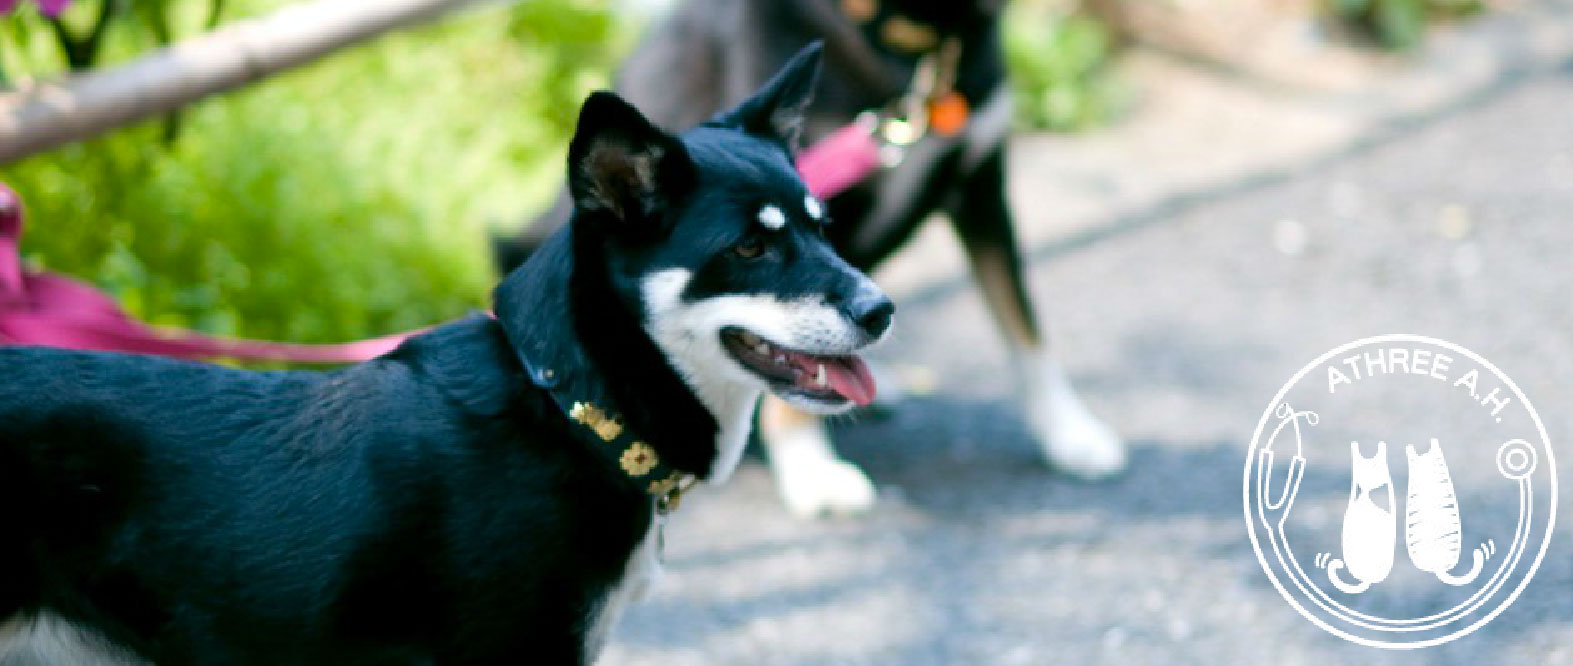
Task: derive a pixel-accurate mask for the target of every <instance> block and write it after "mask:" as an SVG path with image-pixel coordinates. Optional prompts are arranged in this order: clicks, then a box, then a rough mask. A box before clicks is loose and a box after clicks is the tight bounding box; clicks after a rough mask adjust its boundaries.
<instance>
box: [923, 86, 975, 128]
mask: <svg viewBox="0 0 1573 666" xmlns="http://www.w3.org/2000/svg"><path fill="white" fill-rule="evenodd" d="M967 115H968V109H967V98H965V97H962V96H961V93H956V92H951V93H946V94H944V95H941V96H940V97H938V98H937V99H934V100H931V101H930V102H929V127H930V128H931V129H933V130H934V131H935V132H938V133H939V134H940V135H941V136H950V135H952V134H955V133H957V132H960V131H961V130H962V128H965V127H966V126H967Z"/></svg>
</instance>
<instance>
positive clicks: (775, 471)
mask: <svg viewBox="0 0 1573 666" xmlns="http://www.w3.org/2000/svg"><path fill="white" fill-rule="evenodd" d="M761 435H762V436H763V439H764V442H765V448H766V449H767V450H768V451H769V454H770V472H771V474H772V475H774V476H775V479H776V492H778V493H779V494H780V495H781V501H782V502H783V503H785V504H786V507H787V511H789V512H791V513H792V515H794V516H796V517H799V518H817V517H820V516H851V515H857V514H861V513H866V512H867V511H868V510H869V509H871V508H873V507H874V501H875V499H877V497H878V492H877V491H876V490H875V489H874V482H873V481H870V480H869V478H868V475H866V474H864V473H863V470H861V469H858V467H857V466H856V465H853V464H852V463H850V462H847V461H845V460H842V459H841V458H840V457H838V456H837V455H836V451H835V449H834V448H832V447H831V444H830V436H829V433H827V432H826V431H825V426H824V424H822V423H820V422H819V420H818V419H811V420H809V421H806V422H802V423H798V424H794V425H791V426H789V427H778V428H771V427H769V426H768V425H767V426H766V427H765V428H764V430H763V431H762V432H761Z"/></svg>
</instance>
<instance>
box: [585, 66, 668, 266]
mask: <svg viewBox="0 0 1573 666" xmlns="http://www.w3.org/2000/svg"><path fill="white" fill-rule="evenodd" d="M693 182H694V168H693V162H691V161H690V160H689V157H688V151H687V150H686V149H684V148H683V144H682V142H681V141H679V140H678V139H677V138H676V137H674V136H672V135H670V134H667V133H666V132H664V131H662V130H661V129H660V128H658V127H656V126H655V125H654V124H652V123H651V122H650V121H649V120H647V119H645V117H644V115H642V114H640V113H639V111H638V110H637V109H635V108H634V107H633V106H631V105H629V104H628V102H625V101H623V99H622V98H621V97H618V96H617V95H615V94H613V93H609V92H597V93H593V94H591V95H590V97H589V99H587V100H585V102H584V107H583V108H581V109H580V111H579V126H578V128H577V129H576V130H574V137H573V142H572V143H570V144H569V146H568V191H569V192H570V193H571V194H572V195H573V200H574V205H575V206H576V207H577V208H578V210H579V211H580V212H581V213H585V214H586V216H587V217H590V218H592V219H594V220H596V221H597V222H598V223H600V222H604V223H605V224H606V225H607V226H608V227H610V231H612V232H614V233H623V234H635V235H638V236H643V237H658V236H659V235H661V234H663V233H664V232H665V231H666V230H667V228H668V227H669V226H670V220H669V219H667V215H665V213H666V212H667V210H668V209H669V208H670V207H671V206H672V204H673V203H674V201H675V200H676V199H677V198H678V197H680V196H682V195H683V194H685V193H686V192H687V191H688V190H689V189H691V186H692V183H693Z"/></svg>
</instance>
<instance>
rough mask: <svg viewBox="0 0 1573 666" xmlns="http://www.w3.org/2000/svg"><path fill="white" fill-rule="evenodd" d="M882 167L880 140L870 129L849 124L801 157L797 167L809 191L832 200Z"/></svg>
mask: <svg viewBox="0 0 1573 666" xmlns="http://www.w3.org/2000/svg"><path fill="white" fill-rule="evenodd" d="M878 168H879V142H878V141H876V140H875V139H874V136H873V134H871V133H870V132H869V130H868V128H866V127H863V126H861V125H857V124H852V125H847V126H846V127H843V128H841V129H838V130H836V131H835V132H832V133H831V134H830V136H827V137H825V138H824V139H821V140H820V141H819V142H818V143H816V144H814V145H812V146H809V147H808V149H807V150H804V151H803V153H802V154H801V155H798V156H797V170H798V172H799V173H801V174H803V181H804V182H805V183H807V184H808V191H809V192H812V193H813V194H814V196H816V197H819V198H821V199H830V198H833V197H835V196H836V195H837V194H841V193H842V192H845V191H847V189H849V188H851V187H852V186H853V185H856V184H858V183H860V182H862V181H863V180H864V179H866V178H868V176H869V174H871V173H874V171H875V170H876V169H878Z"/></svg>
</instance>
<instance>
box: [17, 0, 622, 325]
mask: <svg viewBox="0 0 1573 666" xmlns="http://www.w3.org/2000/svg"><path fill="white" fill-rule="evenodd" d="M165 1H166V2H168V3H169V4H170V5H172V7H171V9H172V10H173V11H175V12H176V14H174V15H175V16H188V15H189V16H191V17H195V20H196V21H198V22H199V23H200V21H201V19H203V18H205V17H206V11H204V10H205V9H206V8H207V7H208V3H207V2H206V0H165ZM282 4H287V3H286V2H285V1H284V0H250V1H244V2H234V3H233V8H232V9H233V13H234V14H235V15H247V14H255V13H259V12H263V11H266V10H268V9H270V8H272V7H275V6H279V5H282ZM78 5H94V3H92V2H90V1H88V0H80V1H79V2H78ZM95 6H96V5H95ZM91 9H92V7H89V8H86V9H84V8H82V7H73V8H72V11H79V10H81V11H91ZM180 12H186V13H180ZM228 13H230V10H229V9H226V14H228ZM34 18H35V19H36V17H34ZM68 18H69V17H68ZM10 20H16V21H22V20H28V19H27V18H26V17H20V16H19V17H14V19H3V20H0V23H4V22H5V21H10ZM180 25H190V23H180ZM17 29H18V27H17V26H15V25H0V31H5V32H10V31H13V30H17ZM139 32H140V33H142V34H139ZM185 34H187V33H184V32H182V33H180V34H179V35H177V38H178V37H179V36H183V35H185ZM620 34H621V32H620V31H619V28H618V26H617V24H616V22H615V21H614V20H613V19H612V17H611V15H610V14H609V12H608V10H606V9H605V8H604V7H603V6H601V5H600V4H598V3H588V2H578V1H574V0H532V1H531V2H527V3H524V4H522V5H518V6H516V7H508V6H502V5H493V6H486V7H484V8H482V9H478V10H475V11H472V12H468V13H465V14H462V15H459V16H454V17H450V18H448V19H445V20H443V21H441V22H439V23H436V24H433V25H430V26H426V27H423V28H420V29H416V30H412V31H408V32H404V33H400V34H396V35H392V36H389V37H386V38H384V39H381V40H378V41H376V42H373V43H370V44H367V45H363V46H358V47H355V48H352V49H349V50H348V51H346V52H344V53H342V54H339V55H335V56H333V57H330V58H328V59H326V60H324V61H322V62H319V63H317V64H314V65H311V66H308V67H307V68H305V69H303V70H300V71H296V72H292V73H288V74H285V75H282V76H279V77H275V78H273V79H270V80H267V81H264V82H261V83H258V84H256V85H254V86H252V87H249V88H247V89H244V90H241V91H239V92H236V93H231V94H227V95H222V96H219V97H216V98H213V99H210V100H207V101H204V102H202V103H199V104H197V105H194V106H192V107H190V108H189V109H188V110H187V111H186V112H185V113H184V114H183V123H182V129H181V132H180V133H179V135H178V138H177V139H176V140H174V141H172V142H168V143H166V142H165V141H164V140H163V136H162V133H161V131H160V129H161V128H160V127H158V126H157V124H156V123H154V124H150V125H147V126H142V127H136V128H131V129H128V130H123V131H118V132H115V133H113V134H111V135H108V136H105V137H103V138H100V139H98V140H95V141H92V142H88V143H84V144H79V145H74V146H70V147H67V148H65V149H62V150H58V151H54V152H51V153H48V154H44V155H39V156H35V157H32V158H30V159H27V160H25V161H23V162H20V163H16V164H11V165H5V166H0V180H4V181H6V182H8V183H10V184H12V185H13V186H14V187H16V188H17V190H18V191H19V192H21V194H22V196H23V198H24V200H25V201H26V202H27V205H28V221H29V226H28V231H27V236H26V237H25V238H24V241H23V253H24V255H25V256H26V257H27V258H28V259H29V260H30V261H32V262H34V263H36V264H41V265H43V266H46V267H48V268H49V269H50V270H55V271H59V272H63V273H67V274H71V275H74V276H78V277H82V278H85V279H88V280H91V281H93V282H95V283H97V284H99V285H100V286H102V287H104V288H106V289H108V290H109V291H111V292H112V293H113V294H114V295H115V296H116V297H117V298H119V299H120V301H121V302H122V303H123V304H124V305H126V307H127V308H128V309H129V310H131V311H132V312H133V313H134V314H136V315H138V316H140V317H143V318H146V319H148V320H149V321H152V322H154V323H159V324H168V325H179V326H189V327H195V328H198V329H201V330H204V331H207V332H211V333H218V334H225V335H246V336H252V337H263V338H273V339H280V340H290V341H302V342H328V341H340V340H348V339H355V338H360V337H365V336H368V335H373V334H380V333H386V332H391V331H396V330H405V329H409V328H413V327H418V326H424V325H429V324H432V323H436V322H440V321H442V320H445V319H448V318H452V317H455V316H458V315H461V314H463V313H464V312H465V311H467V310H469V309H473V308H479V307H485V306H486V305H487V303H488V300H489V299H488V294H487V291H488V289H489V287H490V286H491V284H492V283H493V281H494V276H493V275H492V267H491V264H490V252H489V248H488V247H487V240H486V239H487V226H488V223H489V222H496V223H499V224H502V223H513V222H516V216H518V215H520V214H521V211H525V210H529V209H530V208H531V207H532V206H534V205H536V204H538V203H540V202H543V201H545V200H546V199H547V198H548V197H550V196H551V195H552V194H553V193H555V191H556V188H558V187H559V186H560V183H561V180H562V176H561V170H562V165H561V161H562V151H563V150H564V145H565V142H566V138H567V132H568V131H570V129H571V128H570V126H569V124H570V123H571V122H572V118H573V117H574V114H575V113H576V111H577V109H578V105H579V102H580V100H581V99H582V97H583V95H584V94H585V93H586V92H587V91H588V90H589V89H591V88H593V87H596V86H604V85H606V83H607V81H608V77H607V71H608V69H609V63H611V62H612V61H613V59H614V58H615V56H616V53H615V48H616V47H615V46H613V45H615V44H617V43H619V38H618V35H620ZM35 37H36V35H35ZM0 39H3V38H0ZM33 41H35V42H41V41H44V40H41V39H34V40H33ZM154 42H155V39H154V36H152V35H147V34H145V31H137V30H134V29H133V24H131V23H129V22H128V23H126V24H124V25H122V24H117V25H115V26H114V27H113V28H112V29H111V30H110V35H109V36H108V38H107V40H106V45H105V46H106V53H105V60H106V61H115V60H124V59H127V58H130V57H133V56H134V55H135V54H137V53H139V52H142V51H144V50H145V49H146V48H150V47H151V46H152V45H153V43H154ZM0 61H3V62H5V63H6V64H7V65H9V66H10V69H11V71H13V72H15V70H16V68H17V67H18V66H20V65H22V64H26V65H27V66H28V67H29V69H28V70H27V71H28V73H30V74H35V75H45V76H47V75H52V74H54V73H55V72H57V71H58V68H60V67H61V66H62V65H63V63H62V62H60V61H59V60H51V58H50V56H49V53H48V49H47V48H43V47H41V46H38V45H37V44H33V45H29V44H23V43H17V42H9V43H6V44H0Z"/></svg>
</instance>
